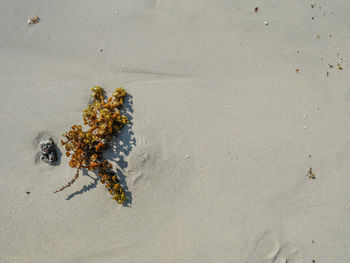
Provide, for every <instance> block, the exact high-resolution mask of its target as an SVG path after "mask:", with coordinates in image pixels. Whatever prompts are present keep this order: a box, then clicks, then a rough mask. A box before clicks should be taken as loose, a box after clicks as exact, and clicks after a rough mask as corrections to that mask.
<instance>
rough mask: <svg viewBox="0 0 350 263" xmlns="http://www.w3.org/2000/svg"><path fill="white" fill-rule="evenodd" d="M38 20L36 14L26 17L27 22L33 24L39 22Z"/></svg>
mask: <svg viewBox="0 0 350 263" xmlns="http://www.w3.org/2000/svg"><path fill="white" fill-rule="evenodd" d="M39 21H40V18H39V17H38V16H33V17H32V18H29V19H28V21H27V24H28V25H34V24H37V23H39Z"/></svg>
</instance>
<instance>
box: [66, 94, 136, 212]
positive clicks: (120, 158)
mask: <svg viewBox="0 0 350 263" xmlns="http://www.w3.org/2000/svg"><path fill="white" fill-rule="evenodd" d="M132 106H133V97H132V96H131V95H130V94H127V95H126V97H125V101H124V105H123V108H122V109H121V110H120V111H121V113H123V115H125V116H126V117H127V118H128V120H129V123H128V124H127V125H125V126H124V127H123V129H122V130H121V131H120V132H119V133H118V134H116V136H114V137H113V139H112V141H111V142H110V144H109V147H108V148H107V149H106V151H105V152H104V153H103V157H104V159H105V160H107V161H109V162H111V163H115V164H116V165H117V166H118V167H117V169H116V171H114V172H116V173H117V176H118V178H119V180H120V184H121V185H122V187H123V189H124V191H125V195H126V198H127V199H126V201H125V202H124V204H123V206H126V207H130V206H131V204H132V194H131V192H130V191H129V189H128V186H127V183H126V176H125V170H126V168H127V167H128V162H127V161H126V159H125V158H126V157H127V156H129V154H130V152H131V150H132V148H133V147H134V146H136V139H135V137H134V132H133V131H132V126H133V121H132V114H133V112H134V111H133V109H132ZM93 173H94V174H95V175H96V178H93V177H91V176H90V175H89V173H88V172H87V171H86V170H83V175H86V176H89V177H90V178H91V179H92V180H93V182H92V183H90V184H88V185H84V186H83V188H82V189H80V190H79V191H76V192H74V193H72V194H70V195H68V196H67V198H66V200H70V199H71V198H73V197H74V196H76V195H79V194H83V193H85V192H88V191H90V190H91V189H93V188H96V187H97V184H98V181H99V180H100V178H99V177H98V175H97V174H96V172H93Z"/></svg>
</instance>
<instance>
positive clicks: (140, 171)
mask: <svg viewBox="0 0 350 263" xmlns="http://www.w3.org/2000/svg"><path fill="white" fill-rule="evenodd" d="M136 145H137V146H136V147H135V148H134V150H133V152H132V155H131V156H130V159H129V165H130V166H129V169H128V174H129V176H130V185H132V187H137V185H139V183H140V182H142V185H143V187H147V185H148V181H149V178H148V176H147V171H149V170H150V168H152V167H156V166H155V163H156V161H157V159H158V158H159V154H160V152H161V151H160V150H159V149H158V147H157V145H156V144H153V143H152V144H149V143H148V141H147V138H144V137H139V138H136Z"/></svg>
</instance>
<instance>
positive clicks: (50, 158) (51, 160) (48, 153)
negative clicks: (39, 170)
mask: <svg viewBox="0 0 350 263" xmlns="http://www.w3.org/2000/svg"><path fill="white" fill-rule="evenodd" d="M40 150H41V156H40V160H42V161H44V162H46V163H48V164H51V165H53V164H55V163H56V162H57V152H56V149H55V143H54V141H53V140H52V138H50V137H49V138H46V139H44V140H42V141H40Z"/></svg>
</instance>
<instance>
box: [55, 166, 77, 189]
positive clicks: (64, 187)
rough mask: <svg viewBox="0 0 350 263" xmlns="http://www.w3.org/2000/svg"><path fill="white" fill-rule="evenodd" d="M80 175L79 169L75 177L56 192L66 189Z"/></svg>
mask: <svg viewBox="0 0 350 263" xmlns="http://www.w3.org/2000/svg"><path fill="white" fill-rule="evenodd" d="M78 177H79V170H77V172H76V173H75V175H74V178H73V179H72V180H71V181H70V182H69V183H68V184H66V185H65V186H62V187H61V188H60V189H59V190H57V191H55V192H54V194H56V193H58V192H61V191H63V190H64V189H66V188H67V187H69V186H71V185H72V184H73V183H74V182H75V181H76V180H77V179H78Z"/></svg>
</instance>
